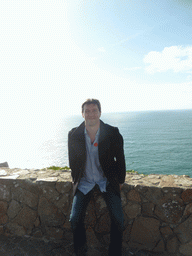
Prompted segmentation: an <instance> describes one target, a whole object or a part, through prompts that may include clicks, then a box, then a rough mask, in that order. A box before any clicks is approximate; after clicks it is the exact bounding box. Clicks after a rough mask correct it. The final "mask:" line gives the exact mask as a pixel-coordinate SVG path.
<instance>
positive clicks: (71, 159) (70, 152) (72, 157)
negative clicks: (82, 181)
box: [68, 130, 76, 182]
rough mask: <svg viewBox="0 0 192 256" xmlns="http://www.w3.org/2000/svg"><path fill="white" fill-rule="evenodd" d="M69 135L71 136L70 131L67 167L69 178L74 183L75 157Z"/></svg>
mask: <svg viewBox="0 0 192 256" xmlns="http://www.w3.org/2000/svg"><path fill="white" fill-rule="evenodd" d="M71 134H72V130H71V131H70V132H69V133H68V158H69V167H70V169H71V176H72V179H73V182H74V180H75V169H76V156H75V151H74V146H73V142H72V139H71Z"/></svg>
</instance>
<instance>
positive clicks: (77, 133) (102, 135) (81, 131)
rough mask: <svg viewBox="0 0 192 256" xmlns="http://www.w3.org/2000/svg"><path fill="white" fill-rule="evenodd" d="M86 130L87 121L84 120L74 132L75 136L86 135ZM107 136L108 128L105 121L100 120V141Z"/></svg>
mask: <svg viewBox="0 0 192 256" xmlns="http://www.w3.org/2000/svg"><path fill="white" fill-rule="evenodd" d="M84 131H85V122H82V123H81V124H80V125H79V126H78V127H77V128H76V129H75V130H74V132H73V136H77V137H81V136H83V137H84ZM105 136H106V129H105V123H104V122H103V121H102V120H100V134H99V141H102V140H103V139H104V138H105Z"/></svg>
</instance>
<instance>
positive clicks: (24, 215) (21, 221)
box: [13, 206, 37, 229]
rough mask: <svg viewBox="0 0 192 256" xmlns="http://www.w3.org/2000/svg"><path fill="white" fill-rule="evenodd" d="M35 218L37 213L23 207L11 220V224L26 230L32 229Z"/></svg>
mask: <svg viewBox="0 0 192 256" xmlns="http://www.w3.org/2000/svg"><path fill="white" fill-rule="evenodd" d="M36 218H37V211H34V210H32V209H30V208H29V207H28V206H26V207H24V208H23V209H22V210H21V211H20V212H19V214H18V215H17V216H16V217H15V219H13V222H15V223H17V224H18V225H20V226H23V227H25V228H27V229H32V227H33V226H34V222H35V220H36Z"/></svg>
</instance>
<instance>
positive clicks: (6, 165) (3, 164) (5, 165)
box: [0, 162, 9, 167]
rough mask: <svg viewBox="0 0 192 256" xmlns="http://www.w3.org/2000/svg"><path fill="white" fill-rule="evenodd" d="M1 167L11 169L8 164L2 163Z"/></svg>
mask: <svg viewBox="0 0 192 256" xmlns="http://www.w3.org/2000/svg"><path fill="white" fill-rule="evenodd" d="M0 167H9V165H8V163H7V162H4V163H0Z"/></svg>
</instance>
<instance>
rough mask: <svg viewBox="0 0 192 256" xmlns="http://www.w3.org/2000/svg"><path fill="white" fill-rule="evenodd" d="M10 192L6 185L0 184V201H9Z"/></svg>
mask: <svg viewBox="0 0 192 256" xmlns="http://www.w3.org/2000/svg"><path fill="white" fill-rule="evenodd" d="M1 183H2V181H1ZM10 199H11V190H10V187H8V186H7V185H3V184H0V200H5V201H7V202H8V201H10Z"/></svg>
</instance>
